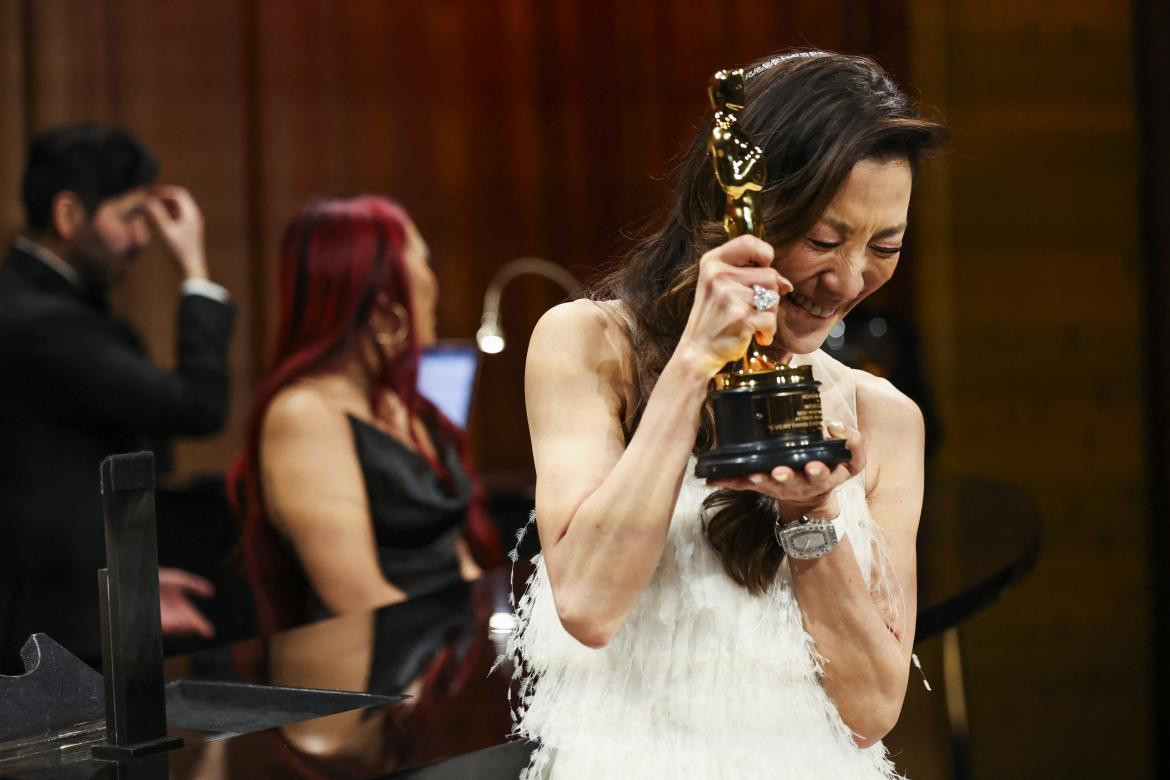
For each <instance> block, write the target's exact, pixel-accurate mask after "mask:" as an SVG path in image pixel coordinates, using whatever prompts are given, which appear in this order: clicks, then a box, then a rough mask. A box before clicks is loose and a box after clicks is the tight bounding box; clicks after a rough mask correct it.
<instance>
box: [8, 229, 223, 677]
mask: <svg viewBox="0 0 1170 780" xmlns="http://www.w3.org/2000/svg"><path fill="white" fill-rule="evenodd" d="M233 319H234V310H233V308H232V307H231V306H229V305H226V304H223V303H220V302H218V301H215V300H212V299H211V298H208V297H205V296H200V295H184V296H183V297H182V300H181V302H180V304H179V327H178V341H179V344H178V366H177V368H176V370H175V371H174V372H173V373H171V372H167V371H163V370H162V369H160V368H158V367H157V366H155V365H153V364H152V363H151V362H150V360H149V359H148V358H147V357H146V356H145V355H144V354H143V352H142V350H141V349H140V348H139V346H138V345H137V341H136V339H134V338H133V336H132V335H131V334H130V332H129V331H128V329H127V328H126V327H125V326H123V325H121V324H120V323H118V322H117V321H115V320H114V319H113V318H111V316H110V315H109V313H108V311H107V310H106V308H105V303H104V301H102V300H100V299H98V298H95V297H92V296H86V295H85V294H83V293H81V292H79V291H78V290H77V289H76V288H75V287H74V286H73V285H71V284H70V283H69V282H68V281H67V280H66V279H64V278H63V277H62V276H61V275H60V274H58V273H57V272H56V271H55V270H53V269H52V268H49V267H48V266H46V265H45V264H44V263H43V262H41V261H40V260H38V259H37V258H35V257H32V256H31V255H29V254H26V253H25V252H22V251H20V250H19V249H16V248H13V249H12V250H11V251H10V252H9V254H8V257H7V259H6V260H5V261H4V264H3V265H2V266H0V671H2V670H3V669H4V668H5V667H7V668H8V670H9V671H12V669H13V666H14V664H16V663H17V662H18V658H19V652H20V647H21V646H22V645H23V644H24V642H25V640H26V639H27V638H28V636H29V634H31V633H32V632H34V631H43V632H45V633H47V634H49V635H50V636H51V637H53V638H54V639H56V640H57V641H58V642H60V643H61V644H62V645H64V646H65V647H66V648H68V649H70V650H71V651H73V652H74V653H75V654H77V655H79V656H81V657H83V658H86V659H88V660H93V659H96V658H99V657H100V639H99V628H98V596H97V570H98V568H100V567H102V566H104V565H105V541H104V540H105V535H104V526H103V520H102V510H101V498H100V496H99V480H98V466H99V464H100V463H101V460H102V459H103V458H104V457H106V456H107V455H110V454H112V453H117V452H127V451H135V450H139V449H144V448H148V447H149V440H150V438H151V437H155V436H167V435H174V434H205V433H211V432H213V431H215V430H216V429H218V428H220V427H221V426H222V425H223V421H224V418H225V417H226V414H227V401H228V383H227V348H228V343H229V341H230V338H231V331H232V322H233ZM16 668H17V669H19V667H16Z"/></svg>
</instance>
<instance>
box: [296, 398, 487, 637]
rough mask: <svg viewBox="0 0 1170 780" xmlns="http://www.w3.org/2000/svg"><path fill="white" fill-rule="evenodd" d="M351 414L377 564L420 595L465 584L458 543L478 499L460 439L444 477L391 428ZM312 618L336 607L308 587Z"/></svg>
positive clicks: (447, 453) (445, 452) (442, 448)
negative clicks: (461, 455) (463, 459)
mask: <svg viewBox="0 0 1170 780" xmlns="http://www.w3.org/2000/svg"><path fill="white" fill-rule="evenodd" d="M347 416H348V417H349V422H350V428H351V429H352V430H353V442H354V447H355V449H356V450H357V456H358V462H359V463H360V464H361V469H362V478H363V479H364V481H365V483H366V496H367V497H368V499H369V503H370V521H371V523H372V524H373V526H374V540H375V543H376V544H377V545H378V562H379V563H380V564H381V567H382V573H383V575H385V577H386V580H387V581H388V582H390V583H391V584H392V585H394V586H395V587H397V588H401V589H402V590H404V591H406V593H407V595H409V596H411V597H414V596H419V595H422V594H424V593H432V592H434V591H437V590H440V589H442V588H445V587H447V586H450V585H452V584H453V583H457V582H460V581H461V580H462V577H461V575H460V572H459V555H458V553H457V552H456V550H455V542H456V540H458V539H459V538H460V536H461V535H462V534H463V528H464V522H465V520H466V518H467V509H468V506H469V505H470V503H471V480H470V479H469V478H468V476H467V472H466V471H465V470H464V468H463V463H462V462H461V460H460V458H459V452H458V450H457V449H456V448H455V446H454V444H453V443H447V444H440V443H439V441H438V438H437V437H436V436H435V433H434V431H431V438H432V440H433V441H434V442H435V447H436V449H437V450H438V454H439V458H440V461H441V463H442V465H443V468H444V469H446V471H447V474H448V475H449V479H448V480H443V479H442V478H441V477H440V476H439V474H438V473H436V472H435V469H434V468H433V467H432V466H431V464H430V463H428V462H427V460H426V459H425V458H423V457H422V456H421V455H419V454H418V453H416V452H414V451H413V450H411V449H410V448H409V447H407V446H406V445H404V444H403V443H402V442H400V441H398V440H397V439H395V438H394V437H393V436H390V435H389V434H387V433H386V432H385V431H382V430H381V429H379V428H377V427H375V426H374V425H371V424H370V423H368V422H365V421H363V420H360V419H358V418H357V417H354V416H353V415H347ZM309 602H310V603H309V605H308V615H307V617H308V619H310V620H317V619H320V618H324V617H328V616H329V615H331V614H332V613H331V612H330V611H329V610H328V609H327V608H326V607H325V606H324V605H323V604H322V603H321V602H320V600H319V599H318V598H317V595H316V593H314V592H313V590H312V588H311V587H310V588H309Z"/></svg>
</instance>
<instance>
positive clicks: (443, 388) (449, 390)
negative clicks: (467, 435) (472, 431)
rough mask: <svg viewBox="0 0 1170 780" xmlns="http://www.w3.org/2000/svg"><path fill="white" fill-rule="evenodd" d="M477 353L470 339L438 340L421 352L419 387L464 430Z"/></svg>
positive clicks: (477, 368)
mask: <svg viewBox="0 0 1170 780" xmlns="http://www.w3.org/2000/svg"><path fill="white" fill-rule="evenodd" d="M479 359H480V353H479V350H478V349H477V348H476V346H475V342H474V341H471V340H467V341H463V340H455V339H452V340H445V339H444V340H441V341H439V342H438V343H437V344H435V346H433V347H431V348H430V349H428V350H427V351H426V352H424V353H423V355H422V360H421V361H420V363H419V367H418V390H419V392H420V393H422V394H423V395H424V396H426V397H427V398H428V399H429V400H430V402H431V403H433V404H434V405H435V406H437V407H439V410H440V411H441V412H442V413H443V414H445V415H447V417H448V419H450V420H451V422H453V423H455V424H456V425H458V426H459V427H460V428H463V429H464V430H466V429H467V423H468V418H469V417H470V416H471V402H472V400H473V399H474V397H475V381H476V378H477V377H478V376H479Z"/></svg>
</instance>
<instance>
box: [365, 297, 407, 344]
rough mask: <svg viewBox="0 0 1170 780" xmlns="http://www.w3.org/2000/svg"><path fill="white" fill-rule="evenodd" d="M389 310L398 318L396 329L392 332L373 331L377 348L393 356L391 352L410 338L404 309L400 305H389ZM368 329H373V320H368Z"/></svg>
mask: <svg viewBox="0 0 1170 780" xmlns="http://www.w3.org/2000/svg"><path fill="white" fill-rule="evenodd" d="M390 308H391V309H393V311H394V313H395V314H396V315H397V317H398V327H397V328H395V329H394V330H393V331H379V330H375V331H374V341H376V342H377V343H378V346H380V347H382V349H383V351H385V352H388V353H390V354H393V351H394V350H396V349H397V348H398V347H401V346H402V345H403V344H404V343H405V342H406V340H407V339H408V338H409V337H410V320H409V318H408V317H407V314H406V307H405V306H403V305H402V304H401V303H395V304H391V307H390ZM370 327H371V328H373V327H375V325H374V318H373V317H371V318H370Z"/></svg>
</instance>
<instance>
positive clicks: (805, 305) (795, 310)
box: [774, 159, 911, 355]
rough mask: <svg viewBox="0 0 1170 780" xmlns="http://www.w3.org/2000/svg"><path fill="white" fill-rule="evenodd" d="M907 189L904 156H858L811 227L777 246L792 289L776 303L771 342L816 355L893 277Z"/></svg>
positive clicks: (780, 265) (778, 262) (907, 200)
mask: <svg viewBox="0 0 1170 780" xmlns="http://www.w3.org/2000/svg"><path fill="white" fill-rule="evenodd" d="M910 187H911V175H910V165H909V163H907V162H906V161H905V160H901V159H896V160H881V161H879V160H862V161H861V162H859V163H857V164H856V165H855V166H853V170H852V171H850V173H849V176H848V177H847V178H846V179H845V183H844V184H843V185H842V186H841V189H840V191H839V192H838V193H837V195H836V197H834V198H833V200H832V202H831V203H830V204H829V206H828V208H826V209H825V213H824V214H822V215H821V218H820V220H818V221H817V223H816V224H815V225H814V226H813V227H812V229H811V230H809V232H808V233H807V234H806V235H805V236H804V237H802V238H801V239H799V240H798V241H797V242H796V243H794V244H792V245H791V246H790V247H787V248H786V249H778V250H777V253H776V261H775V266H776V269H777V270H778V271H780V273H781V274H783V275H784V276H785V277H786V278H787V279H788V280H789V281H790V282H792V284H793V287H794V288H795V289H794V290H793V291H792V292H791V293H789V294H788V295H785V296H784V298H782V299H781V302H780V308H779V311H778V312H777V315H776V316H777V327H776V338H775V341H774V343H775V344H776V345H777V346H779V347H781V348H782V349H784V350H785V351H787V352H791V353H795V354H799V355H805V354H808V353H810V352H815V351H816V350H818V349H819V348H820V346H821V344H823V343H824V342H825V339H827V338H828V337H829V331H830V330H832V328H833V326H834V325H835V324H837V323H838V322H840V321H841V320H842V319H844V317H845V315H846V314H848V313H849V311H850V310H851V309H852V308H853V307H854V306H856V305H857V304H858V302H859V301H861V300H862V299H863V298H865V297H866V296H867V295H869V294H870V293H872V292H873V291H874V290H876V289H877V288H879V287H881V286H882V285H883V284H885V283H886V280H888V279H889V278H890V276H891V275H893V273H894V268H895V267H896V266H897V264H898V255H899V252H900V251H901V248H902V237H903V235H904V234H905V232H906V213H907V211H908V210H909V208H910Z"/></svg>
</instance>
